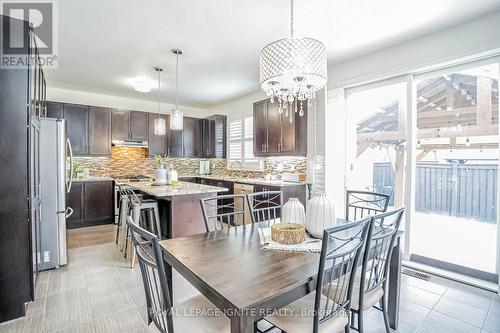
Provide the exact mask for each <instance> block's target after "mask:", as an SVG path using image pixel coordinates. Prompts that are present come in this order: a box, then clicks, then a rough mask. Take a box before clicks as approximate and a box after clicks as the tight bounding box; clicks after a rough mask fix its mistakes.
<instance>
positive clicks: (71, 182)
mask: <svg viewBox="0 0 500 333" xmlns="http://www.w3.org/2000/svg"><path fill="white" fill-rule="evenodd" d="M66 144H67V145H68V151H69V181H68V184H67V187H66V191H67V192H68V193H69V191H71V185H73V149H72V148H71V141H69V139H66Z"/></svg>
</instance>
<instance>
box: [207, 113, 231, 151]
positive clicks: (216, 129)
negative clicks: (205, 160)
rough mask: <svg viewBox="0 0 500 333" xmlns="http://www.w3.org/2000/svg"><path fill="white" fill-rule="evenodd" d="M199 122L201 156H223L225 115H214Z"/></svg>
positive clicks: (224, 148) (224, 147) (224, 149)
mask: <svg viewBox="0 0 500 333" xmlns="http://www.w3.org/2000/svg"><path fill="white" fill-rule="evenodd" d="M201 122H202V155H203V157H211V158H225V157H226V127H227V117H226V116H222V115H214V116H210V117H208V118H206V119H202V121H201Z"/></svg>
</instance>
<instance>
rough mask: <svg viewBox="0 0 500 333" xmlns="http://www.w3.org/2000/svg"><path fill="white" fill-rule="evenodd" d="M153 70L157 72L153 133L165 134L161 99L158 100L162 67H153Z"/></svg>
mask: <svg viewBox="0 0 500 333" xmlns="http://www.w3.org/2000/svg"><path fill="white" fill-rule="evenodd" d="M154 70H155V71H156V72H157V73H158V116H157V117H156V118H155V120H154V133H155V135H165V134H167V123H166V122H165V118H164V117H163V118H162V117H161V115H160V113H161V110H160V109H161V101H160V88H161V72H163V69H162V68H160V67H155V68H154Z"/></svg>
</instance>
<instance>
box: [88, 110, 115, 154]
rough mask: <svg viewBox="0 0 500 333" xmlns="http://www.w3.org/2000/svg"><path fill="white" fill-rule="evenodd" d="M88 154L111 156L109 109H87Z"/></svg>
mask: <svg viewBox="0 0 500 333" xmlns="http://www.w3.org/2000/svg"><path fill="white" fill-rule="evenodd" d="M89 153H90V155H109V154H111V109H109V108H102V107H96V106H90V107H89Z"/></svg>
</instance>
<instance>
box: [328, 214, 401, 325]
mask: <svg viewBox="0 0 500 333" xmlns="http://www.w3.org/2000/svg"><path fill="white" fill-rule="evenodd" d="M403 213H404V208H399V209H396V210H393V211H390V212H385V213H382V214H378V215H375V216H372V222H371V223H370V231H369V233H368V238H367V240H366V243H365V250H364V253H363V259H362V265H361V272H360V273H358V274H357V275H356V276H355V279H354V285H353V297H352V303H351V312H352V316H351V322H352V324H354V316H355V315H356V317H357V327H355V326H352V328H353V329H355V330H357V331H358V332H361V333H362V332H363V329H364V328H363V312H364V311H366V310H369V309H370V308H371V307H374V306H375V305H377V304H380V308H379V307H376V308H377V309H378V310H381V311H382V314H383V317H384V324H385V330H386V332H388V333H389V332H390V326H389V317H388V313H387V307H388V304H387V297H388V290H387V288H388V285H389V284H388V276H389V268H390V265H389V263H390V261H391V255H392V248H393V246H394V242H395V241H396V237H397V231H398V230H399V226H400V224H401V220H402V216H403ZM325 295H327V297H329V296H328V294H325Z"/></svg>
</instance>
